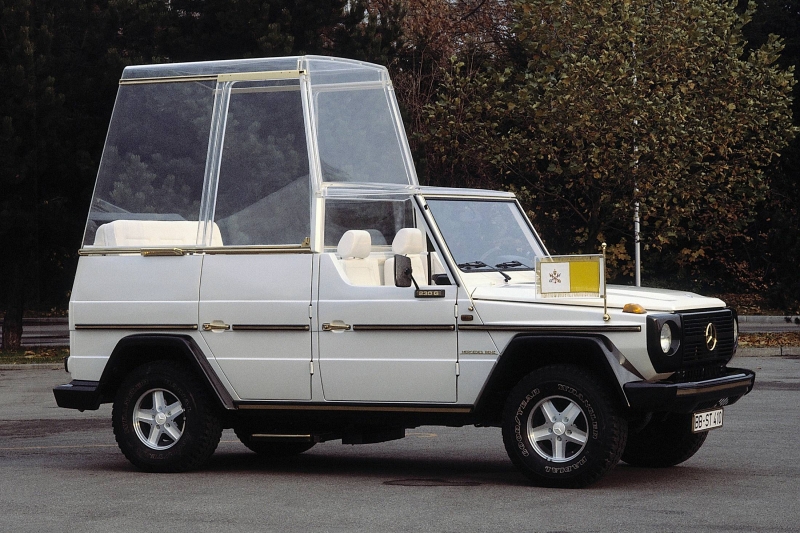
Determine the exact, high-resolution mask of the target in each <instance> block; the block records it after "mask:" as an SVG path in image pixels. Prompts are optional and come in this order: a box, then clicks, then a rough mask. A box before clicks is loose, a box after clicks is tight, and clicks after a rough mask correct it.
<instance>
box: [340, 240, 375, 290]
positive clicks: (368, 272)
mask: <svg viewBox="0 0 800 533" xmlns="http://www.w3.org/2000/svg"><path fill="white" fill-rule="evenodd" d="M371 251H372V238H371V237H370V234H369V233H368V232H367V231H364V230H360V229H351V230H347V231H345V232H344V235H342V238H341V239H339V245H338V246H337V247H336V254H337V255H338V256H339V257H340V258H341V263H342V267H343V268H344V273H345V274H346V275H347V279H348V280H349V281H350V283H352V284H353V285H381V270H380V265H378V261H377V259H375V258H374V257H369V254H370V252H371Z"/></svg>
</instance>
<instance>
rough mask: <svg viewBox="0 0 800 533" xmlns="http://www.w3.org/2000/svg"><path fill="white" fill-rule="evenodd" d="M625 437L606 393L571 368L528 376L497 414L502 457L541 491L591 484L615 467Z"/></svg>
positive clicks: (623, 426)
mask: <svg viewBox="0 0 800 533" xmlns="http://www.w3.org/2000/svg"><path fill="white" fill-rule="evenodd" d="M545 413H548V415H547V416H546V415H545ZM570 418H571V419H570ZM534 430H537V431H536V433H535V432H534ZM627 434H628V424H627V421H626V420H625V418H624V417H623V416H622V415H621V413H620V409H619V407H618V404H617V402H615V401H614V398H613V397H612V395H611V393H610V392H609V391H608V390H607V389H606V387H604V386H603V385H602V384H599V383H597V382H596V379H595V378H593V377H592V375H590V374H589V373H588V372H587V371H586V370H584V369H583V368H581V367H577V366H571V365H553V366H548V367H544V368H541V369H539V370H535V371H533V372H531V373H530V374H528V375H527V376H526V377H525V378H523V379H522V381H520V382H519V383H518V384H517V386H516V387H514V389H513V390H512V391H511V393H510V394H509V395H508V399H507V400H506V405H505V409H504V410H503V442H504V444H505V446H506V452H508V456H509V457H510V458H511V461H512V462H513V463H514V465H516V467H517V468H518V469H519V470H521V471H522V473H523V474H525V475H526V476H527V477H528V478H530V479H531V480H532V481H533V482H534V483H535V484H536V485H541V486H545V487H557V488H580V487H585V486H587V485H589V484H591V483H594V482H595V481H597V480H598V479H600V478H601V477H602V476H604V475H605V474H606V473H608V472H609V471H610V470H611V469H612V468H614V466H616V464H617V463H618V462H619V458H620V455H621V454H622V451H623V450H624V449H625V439H626V437H627Z"/></svg>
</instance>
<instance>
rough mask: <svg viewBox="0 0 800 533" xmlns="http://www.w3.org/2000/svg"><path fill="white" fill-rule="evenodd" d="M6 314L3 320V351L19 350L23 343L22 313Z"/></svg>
mask: <svg viewBox="0 0 800 533" xmlns="http://www.w3.org/2000/svg"><path fill="white" fill-rule="evenodd" d="M13 315H18V316H12V313H10V312H6V316H5V318H3V351H4V352H10V351H15V350H19V347H20V344H21V343H22V313H13Z"/></svg>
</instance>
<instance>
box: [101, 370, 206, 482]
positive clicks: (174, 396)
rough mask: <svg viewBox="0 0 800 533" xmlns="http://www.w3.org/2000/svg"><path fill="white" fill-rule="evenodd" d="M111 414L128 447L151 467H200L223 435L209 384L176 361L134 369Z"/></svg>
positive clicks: (140, 464)
mask: <svg viewBox="0 0 800 533" xmlns="http://www.w3.org/2000/svg"><path fill="white" fill-rule="evenodd" d="M151 417H152V418H151ZM111 419H112V423H113V426H114V436H115V437H116V439H117V444H118V445H119V448H120V450H122V453H123V454H124V455H125V457H127V459H128V460H129V461H130V462H131V463H133V464H134V466H136V467H137V468H139V469H141V470H144V471H147V472H185V471H187V470H193V469H196V468H198V467H200V466H201V465H202V464H203V463H205V462H206V461H207V460H208V458H209V457H211V454H213V453H214V450H215V449H216V448H217V444H219V440H220V437H221V436H222V426H221V424H220V420H219V416H218V414H217V412H216V409H215V406H214V404H213V402H212V400H211V398H210V396H209V394H208V392H207V389H206V387H205V386H204V384H203V383H202V382H201V381H200V380H199V379H198V378H197V377H196V376H195V374H194V373H193V372H191V370H190V369H188V368H186V367H185V366H183V365H180V364H178V363H175V362H172V361H156V362H154V363H148V364H146V365H143V366H140V367H138V368H136V369H135V370H134V371H133V372H131V373H130V375H128V377H126V378H125V380H124V381H123V382H122V384H121V385H120V387H119V389H118V390H117V395H116V398H115V400H114V408H113V411H112V415H111ZM148 419H149V420H148Z"/></svg>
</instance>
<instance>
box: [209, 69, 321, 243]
mask: <svg viewBox="0 0 800 533" xmlns="http://www.w3.org/2000/svg"><path fill="white" fill-rule="evenodd" d="M308 172H309V170H308V149H307V146H306V137H305V129H304V123H303V104H302V101H301V95H300V82H299V80H296V79H295V80H279V81H259V82H237V83H234V84H233V86H232V87H231V94H230V103H229V105H228V116H227V122H226V125H225V139H224V142H223V147H222V161H221V165H220V169H219V183H218V186H217V203H216V211H215V214H214V221H215V222H216V225H217V227H218V228H219V231H220V233H221V238H222V242H223V244H224V245H225V246H228V245H230V246H247V245H273V244H300V243H302V242H303V240H304V239H305V238H306V237H309V236H310V219H311V214H310V193H309V187H310V180H309V175H308Z"/></svg>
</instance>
